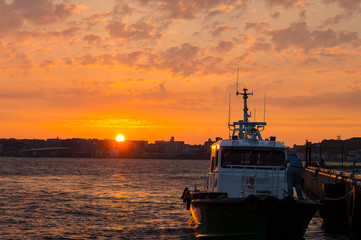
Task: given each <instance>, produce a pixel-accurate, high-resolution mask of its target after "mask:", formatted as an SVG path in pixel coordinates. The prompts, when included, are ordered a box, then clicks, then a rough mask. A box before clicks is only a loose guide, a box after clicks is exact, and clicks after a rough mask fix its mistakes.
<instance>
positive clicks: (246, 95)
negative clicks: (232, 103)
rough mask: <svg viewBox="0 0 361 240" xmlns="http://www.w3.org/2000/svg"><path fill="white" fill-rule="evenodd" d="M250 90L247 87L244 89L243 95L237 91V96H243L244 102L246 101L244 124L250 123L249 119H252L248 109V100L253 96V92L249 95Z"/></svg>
mask: <svg viewBox="0 0 361 240" xmlns="http://www.w3.org/2000/svg"><path fill="white" fill-rule="evenodd" d="M247 91H248V89H247V88H246V87H243V93H242V92H239V91H237V93H236V95H237V96H238V95H242V96H243V101H244V106H243V121H244V122H248V118H250V117H251V115H249V114H248V107H247V99H248V96H249V95H250V96H253V92H251V93H247Z"/></svg>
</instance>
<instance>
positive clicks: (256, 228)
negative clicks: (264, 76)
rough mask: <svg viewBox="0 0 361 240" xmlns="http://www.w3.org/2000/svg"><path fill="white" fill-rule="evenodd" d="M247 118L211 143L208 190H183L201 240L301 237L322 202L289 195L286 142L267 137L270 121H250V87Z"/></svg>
mask: <svg viewBox="0 0 361 240" xmlns="http://www.w3.org/2000/svg"><path fill="white" fill-rule="evenodd" d="M236 95H242V96H243V101H244V107H243V115H244V116H243V120H239V121H237V122H233V124H230V123H229V127H230V130H231V131H232V134H230V137H229V139H225V140H218V141H217V142H215V143H214V144H213V145H212V146H211V158H210V168H209V172H208V174H207V175H206V179H205V187H204V188H205V189H204V191H199V190H197V189H195V190H194V191H191V190H189V188H188V187H186V188H185V189H184V191H183V194H182V199H183V201H184V202H185V203H186V204H187V209H188V210H190V213H191V219H190V222H191V223H193V224H194V225H195V226H196V234H197V238H198V239H202V238H204V239H247V240H251V239H287V240H289V239H292V240H297V239H303V237H304V234H305V231H306V229H307V226H308V224H309V222H310V220H311V219H312V217H313V215H314V214H315V212H316V211H317V210H318V203H317V202H314V201H311V200H304V199H302V200H298V199H297V200H296V199H295V198H294V197H292V196H287V174H286V166H285V164H284V162H285V160H286V157H287V152H286V146H285V145H284V144H283V143H281V142H279V141H276V138H275V137H270V138H269V139H263V138H262V136H261V133H260V132H261V131H262V130H264V128H265V126H266V122H251V121H249V118H250V117H251V116H250V115H249V114H248V107H247V99H248V96H250V95H251V96H253V93H248V89H247V88H246V87H244V88H243V91H241V92H239V91H237V92H236Z"/></svg>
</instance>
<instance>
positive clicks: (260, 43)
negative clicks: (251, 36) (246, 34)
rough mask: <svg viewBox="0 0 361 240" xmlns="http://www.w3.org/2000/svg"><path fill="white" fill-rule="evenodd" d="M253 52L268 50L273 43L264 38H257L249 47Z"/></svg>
mask: <svg viewBox="0 0 361 240" xmlns="http://www.w3.org/2000/svg"><path fill="white" fill-rule="evenodd" d="M249 49H250V50H251V51H252V52H259V51H261V52H268V51H269V50H271V49H272V45H271V44H270V43H267V42H266V41H265V39H264V38H257V39H256V42H255V43H254V44H253V45H252V46H251V47H250V48H249Z"/></svg>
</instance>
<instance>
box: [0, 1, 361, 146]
mask: <svg viewBox="0 0 361 240" xmlns="http://www.w3.org/2000/svg"><path fill="white" fill-rule="evenodd" d="M360 12H361V0H317V1H316V0H204V1H203V0H202V1H201V0H199V1H195V0H129V1H127V0H102V1H90V0H63V1H58V0H57V1H52V0H32V1H29V0H0V83H1V87H0V129H1V131H0V138H12V137H13V138H19V139H21V138H28V139H29V138H40V139H46V138H55V137H59V138H98V139H114V138H115V136H116V135H118V134H123V135H124V136H125V138H126V139H127V140H147V141H149V142H152V141H155V140H169V139H170V138H171V136H175V140H181V141H185V142H186V143H189V144H202V143H203V142H204V141H207V140H208V138H212V139H214V138H215V137H223V138H228V115H229V114H228V113H229V105H230V106H231V110H230V116H231V121H232V122H233V121H238V120H240V119H242V117H243V112H242V98H241V97H240V96H238V97H237V96H236V95H235V92H236V89H237V68H239V74H238V79H239V80H238V81H239V89H241V88H243V86H246V87H247V88H248V89H249V91H250V92H253V96H250V98H249V99H248V107H249V109H250V111H251V112H252V117H251V119H252V120H256V121H263V120H264V119H265V121H266V122H267V126H266V128H265V130H264V131H263V132H262V135H263V137H265V138H268V137H269V136H276V137H277V140H279V141H282V142H284V143H285V144H286V145H288V146H292V145H293V144H303V143H304V142H305V141H306V139H308V140H309V141H312V142H320V141H321V140H323V139H336V138H337V137H338V136H340V137H341V139H347V138H351V137H361V111H360V109H361V91H360V88H361V25H360V22H361V14H360ZM230 95H231V97H229V96H230ZM229 99H231V100H230V101H229ZM229 102H230V104H229ZM264 102H266V104H264ZM264 105H266V108H264Z"/></svg>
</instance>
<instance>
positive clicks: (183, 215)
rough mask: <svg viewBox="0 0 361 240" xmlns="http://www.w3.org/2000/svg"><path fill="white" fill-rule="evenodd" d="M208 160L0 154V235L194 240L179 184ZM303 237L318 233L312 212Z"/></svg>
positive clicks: (190, 180) (201, 171)
mask: <svg viewBox="0 0 361 240" xmlns="http://www.w3.org/2000/svg"><path fill="white" fill-rule="evenodd" d="M208 165H209V163H208V161H202V160H160V159H120V158H6V157H3V158H0V239H183V240H188V239H189V240H193V239H196V238H195V236H194V230H193V229H192V228H190V227H189V226H188V224H187V221H188V219H189V217H190V214H189V211H187V210H186V209H185V206H184V204H183V202H182V201H181V199H180V196H181V194H182V192H183V189H184V187H185V186H188V187H191V188H194V186H195V185H197V188H198V189H202V188H203V184H204V182H203V179H204V175H205V173H206V172H207V170H208ZM305 239H323V240H334V239H346V238H345V236H328V235H325V234H324V233H323V232H322V229H321V219H320V218H319V216H317V215H316V216H315V217H314V218H313V219H312V221H311V223H310V225H309V228H308V230H307V232H306V235H305Z"/></svg>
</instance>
